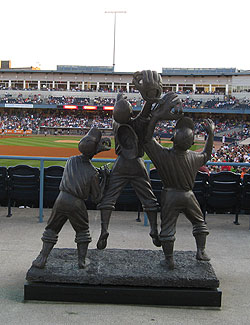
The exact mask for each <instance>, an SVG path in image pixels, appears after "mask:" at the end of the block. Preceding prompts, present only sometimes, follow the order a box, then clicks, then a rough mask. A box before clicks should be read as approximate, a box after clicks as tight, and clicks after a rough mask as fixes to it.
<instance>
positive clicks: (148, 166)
mask: <svg viewBox="0 0 250 325" xmlns="http://www.w3.org/2000/svg"><path fill="white" fill-rule="evenodd" d="M145 163H146V168H147V172H148V175H149V173H150V161H148V160H147V161H146V162H145ZM144 226H148V216H147V213H146V212H144Z"/></svg>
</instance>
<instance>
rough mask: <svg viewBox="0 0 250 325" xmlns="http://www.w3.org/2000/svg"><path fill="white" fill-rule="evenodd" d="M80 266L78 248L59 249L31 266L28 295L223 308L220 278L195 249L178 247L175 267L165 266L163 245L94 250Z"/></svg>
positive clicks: (78, 300) (49, 298)
mask: <svg viewBox="0 0 250 325" xmlns="http://www.w3.org/2000/svg"><path fill="white" fill-rule="evenodd" d="M88 258H89V259H90V262H91V263H90V265H89V266H88V267H87V268H86V269H78V267H77V251H76V250H75V249H53V250H52V252H51V255H50V257H49V258H48V261H47V265H46V267H45V268H44V269H37V268H35V267H31V268H30V269H29V271H28V272H27V276H26V279H27V281H28V283H27V284H25V286H24V299H25V300H43V301H64V302H91V303H112V304H143V305H148V304H149V305H165V306H202V307H220V306H221V295H222V294H221V291H220V290H219V289H218V287H219V281H218V279H217V277H216V275H215V273H214V270H213V268H212V266H211V264H210V263H209V262H202V261H197V260H196V259H195V252H175V255H174V259H175V265H176V267H175V269H174V270H168V269H167V268H165V267H163V266H161V265H160V260H161V259H163V258H164V255H163V252H162V251H161V250H158V251H157V250H125V249H107V250H104V251H98V250H95V249H92V250H91V249H90V250H89V251H88Z"/></svg>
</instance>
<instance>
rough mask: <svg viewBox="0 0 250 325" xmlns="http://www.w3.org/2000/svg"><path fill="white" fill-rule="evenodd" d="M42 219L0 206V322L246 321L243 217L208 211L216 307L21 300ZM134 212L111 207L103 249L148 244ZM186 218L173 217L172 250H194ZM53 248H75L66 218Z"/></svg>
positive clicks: (249, 258) (247, 245)
mask: <svg viewBox="0 0 250 325" xmlns="http://www.w3.org/2000/svg"><path fill="white" fill-rule="evenodd" d="M50 211H51V210H49V209H45V210H44V213H45V218H44V220H45V222H44V223H38V214H39V211H38V209H19V208H13V216H12V217H11V218H6V217H5V216H6V214H7V208H5V207H0V279H1V281H0V324H19V325H21V324H26V325H27V324H36V325H39V324H53V325H56V324H102V325H105V324H119V325H121V324H157V325H158V324H178V325H179V324H192V325H195V324H210V325H212V324H221V325H222V324H250V308H249V306H250V231H249V216H244V215H243V216H240V218H239V221H240V225H239V226H236V225H234V224H233V220H234V215H208V216H207V222H208V226H209V229H210V235H209V236H208V240H207V252H208V254H209V255H210V257H211V263H212V265H213V267H214V269H215V272H216V275H217V277H218V278H219V280H220V283H221V285H220V288H221V290H222V308H221V309H204V308H174V307H155V306H138V305H133V306H132V305H106V304H99V305H97V304H72V303H44V302H24V301H23V285H24V283H25V275H26V272H27V270H28V268H29V267H30V265H31V263H32V260H33V259H34V258H35V257H36V256H37V254H38V253H39V251H40V249H41V240H40V238H41V235H42V232H43V230H44V227H45V225H46V221H47V219H48V216H49V215H50ZM89 218H90V229H91V234H92V238H93V241H92V243H91V244H90V248H95V244H96V241H97V239H98V235H99V229H100V220H99V219H100V218H99V212H98V211H89ZM135 219H136V213H134V212H114V213H113V215H112V219H111V225H110V238H109V242H108V247H109V248H130V249H138V248H139V249H154V248H155V247H154V246H153V245H152V243H151V239H150V238H149V236H148V232H149V228H148V227H145V226H144V225H143V222H141V223H138V222H136V221H135ZM191 232H192V229H191V225H190V223H189V222H188V221H187V220H186V219H185V217H184V216H180V217H179V221H178V226H177V240H176V244H175V249H176V250H195V241H194V238H193V236H192V233H191ZM56 247H69V248H71V247H72V248H75V243H74V231H73V229H72V228H71V226H70V224H69V223H67V224H66V225H65V226H64V228H63V230H62V232H61V233H60V235H59V241H58V244H57V245H56Z"/></svg>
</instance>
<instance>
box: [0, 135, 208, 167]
mask: <svg viewBox="0 0 250 325" xmlns="http://www.w3.org/2000/svg"><path fill="white" fill-rule="evenodd" d="M80 139H81V137H80V136H17V135H16V136H1V137H0V156H29V157H66V158H68V157H70V156H74V155H78V154H80V152H79V151H78V142H79V140H80ZM111 140H112V148H111V150H110V151H106V152H101V153H99V154H98V155H96V156H95V157H94V158H107V159H110V158H116V154H115V150H114V140H113V139H111ZM203 144H204V143H203V142H199V143H195V144H194V145H193V147H192V150H199V149H201V148H202V147H203ZM162 145H163V146H172V143H171V142H170V141H162ZM144 159H148V157H147V156H146V155H145V157H144ZM19 164H27V165H30V166H35V167H39V166H40V162H39V161H37V160H29V161H27V160H21V159H18V160H12V159H1V161H0V165H1V166H6V167H8V166H15V165H19ZM100 164H103V163H99V164H97V165H100ZM44 165H45V167H48V166H51V165H62V166H64V165H65V162H64V161H62V162H61V161H55V162H54V161H45V163H44Z"/></svg>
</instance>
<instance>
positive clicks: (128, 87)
mask: <svg viewBox="0 0 250 325" xmlns="http://www.w3.org/2000/svg"><path fill="white" fill-rule="evenodd" d="M127 93H129V82H127Z"/></svg>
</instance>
